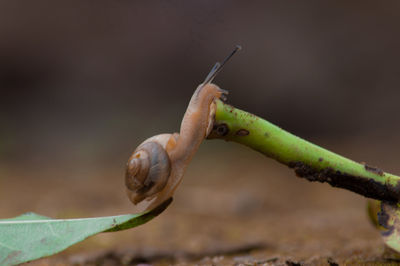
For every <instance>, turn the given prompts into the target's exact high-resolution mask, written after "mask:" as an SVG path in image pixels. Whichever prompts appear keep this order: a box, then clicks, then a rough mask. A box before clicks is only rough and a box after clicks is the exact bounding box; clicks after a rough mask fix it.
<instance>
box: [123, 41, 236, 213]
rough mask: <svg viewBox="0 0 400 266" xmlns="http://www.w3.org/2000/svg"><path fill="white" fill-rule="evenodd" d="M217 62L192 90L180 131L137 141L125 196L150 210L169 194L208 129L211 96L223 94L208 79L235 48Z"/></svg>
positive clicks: (211, 105) (213, 99) (211, 114)
mask: <svg viewBox="0 0 400 266" xmlns="http://www.w3.org/2000/svg"><path fill="white" fill-rule="evenodd" d="M239 49H240V47H236V49H235V50H234V51H233V52H232V53H231V54H230V55H229V56H228V57H227V59H225V60H224V62H223V63H222V64H219V63H217V64H216V65H215V66H214V68H213V69H212V70H211V72H210V74H209V75H208V76H207V78H206V80H205V81H204V82H203V83H202V84H200V85H199V86H198V87H197V89H196V91H195V92H194V94H193V96H192V98H191V100H190V103H189V106H188V108H187V110H186V113H185V115H184V117H183V120H182V123H181V128H180V132H179V134H178V133H173V134H160V135H157V136H154V137H151V138H149V139H147V140H145V141H144V142H143V143H142V144H140V145H139V146H138V147H137V148H136V150H135V151H134V153H133V154H132V156H131V157H130V158H129V161H128V163H127V169H126V175H125V184H126V187H127V194H128V197H129V199H130V200H131V201H132V203H133V204H135V205H141V207H140V208H139V209H140V211H143V210H151V209H153V208H154V207H156V206H158V205H159V204H161V203H162V202H164V201H166V200H167V199H169V198H171V197H172V196H173V193H174V192H175V190H176V188H177V186H178V185H179V184H180V182H181V181H182V177H183V175H184V173H185V171H186V168H187V166H188V164H189V162H190V161H191V159H192V157H193V155H194V154H195V153H196V151H197V150H198V148H199V146H200V144H201V142H202V141H203V140H204V139H205V138H206V137H207V135H208V134H209V133H210V131H211V129H212V125H213V119H214V115H215V110H216V104H215V100H216V99H219V98H221V97H222V96H224V94H227V91H224V90H222V89H220V88H219V87H218V86H216V85H214V84H211V83H210V82H211V81H212V79H213V78H214V77H215V75H216V74H217V73H218V72H219V71H220V70H221V67H222V66H223V65H224V63H225V62H226V61H227V60H228V59H229V58H230V57H231V56H232V55H233V54H234V53H235V52H236V51H238V50H239Z"/></svg>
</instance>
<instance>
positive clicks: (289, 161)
mask: <svg viewBox="0 0 400 266" xmlns="http://www.w3.org/2000/svg"><path fill="white" fill-rule="evenodd" d="M208 139H224V140H227V141H234V142H237V143H240V144H243V145H246V146H248V147H250V148H252V149H254V150H256V151H259V152H261V153H263V154H264V155H266V156H268V157H271V158H273V159H275V160H277V161H279V162H281V163H283V164H285V165H287V166H289V167H290V168H294V170H295V172H296V174H297V176H299V177H304V178H306V179H307V180H309V181H318V182H327V183H329V184H331V185H332V186H334V187H341V188H345V189H348V190H351V191H353V192H356V193H358V194H361V195H364V196H366V197H369V198H374V199H377V200H384V201H393V202H398V201H399V200H400V177H398V176H395V175H392V174H388V173H385V172H383V171H382V170H380V169H378V168H376V167H371V166H368V165H366V164H360V163H357V162H354V161H352V160H350V159H347V158H345V157H343V156H340V155H338V154H336V153H333V152H331V151H329V150H326V149H324V148H321V147H319V146H317V145H315V144H312V143H310V142H308V141H306V140H303V139H301V138H299V137H297V136H295V135H293V134H291V133H289V132H287V131H285V130H283V129H281V128H279V127H277V126H275V125H273V124H272V123H270V122H268V121H266V120H264V119H262V118H259V117H257V116H255V115H253V114H250V113H248V112H245V111H242V110H239V109H236V108H234V107H232V106H230V105H227V104H224V103H223V102H221V101H219V100H218V101H217V110H216V115H215V121H214V127H213V130H212V132H211V133H210V134H209V136H208Z"/></svg>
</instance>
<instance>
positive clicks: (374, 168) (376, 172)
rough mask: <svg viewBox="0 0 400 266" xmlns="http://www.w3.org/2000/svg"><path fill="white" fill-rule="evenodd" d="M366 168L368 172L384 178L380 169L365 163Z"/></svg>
mask: <svg viewBox="0 0 400 266" xmlns="http://www.w3.org/2000/svg"><path fill="white" fill-rule="evenodd" d="M364 168H365V170H367V171H368V172H371V173H374V174H377V175H380V176H383V171H382V170H381V169H379V168H378V167H375V166H369V165H367V164H365V163H364Z"/></svg>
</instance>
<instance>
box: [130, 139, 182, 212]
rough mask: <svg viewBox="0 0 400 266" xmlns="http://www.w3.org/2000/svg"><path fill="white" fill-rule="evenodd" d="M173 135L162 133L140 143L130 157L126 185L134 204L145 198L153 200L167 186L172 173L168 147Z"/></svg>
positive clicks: (172, 140)
mask: <svg viewBox="0 0 400 266" xmlns="http://www.w3.org/2000/svg"><path fill="white" fill-rule="evenodd" d="M173 136H174V135H171V134H161V135H157V136H154V137H151V138H149V139H147V140H145V141H144V142H143V143H142V144H140V145H139V146H138V147H137V148H136V150H135V151H134V152H133V154H132V156H131V157H130V158H129V160H128V163H127V167H126V174H125V185H126V187H127V192H128V197H129V199H130V200H131V201H132V202H133V203H134V204H138V203H139V202H141V201H143V200H144V199H148V200H151V199H152V198H153V197H154V196H155V195H156V194H157V193H158V192H160V191H161V190H163V189H164V188H165V186H166V184H167V182H168V178H169V177H170V174H171V160H170V158H169V155H168V153H167V151H166V148H167V146H168V144H170V145H171V142H172V143H173V142H174V139H175V138H174V137H173ZM171 138H172V139H171Z"/></svg>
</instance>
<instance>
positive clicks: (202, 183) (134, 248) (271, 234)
mask: <svg viewBox="0 0 400 266" xmlns="http://www.w3.org/2000/svg"><path fill="white" fill-rule="evenodd" d="M317 143H318V144H322V145H323V146H325V147H327V148H330V149H333V150H334V151H337V152H339V153H341V154H344V155H345V156H348V157H350V158H353V159H355V160H358V161H367V160H368V161H371V163H373V164H379V165H380V166H381V167H382V168H383V169H385V170H386V169H389V170H393V171H392V172H396V171H397V172H400V166H398V165H397V163H396V161H395V158H393V157H390V156H389V155H388V153H387V152H386V151H387V150H391V149H393V147H394V146H393V144H392V145H390V144H388V145H387V146H382V145H381V146H379V147H371V145H370V144H369V145H364V143H363V141H362V140H358V142H355V141H348V142H336V143H333V142H329V141H326V140H324V141H322V140H321V141H318V142H317ZM111 162H112V160H110V164H109V165H107V164H101V165H91V166H90V167H85V166H84V165H81V166H77V168H74V167H72V166H74V165H75V164H74V162H68V163H65V162H64V164H63V165H61V164H60V166H59V167H58V168H57V167H54V166H52V167H51V168H46V167H39V166H37V165H36V166H33V165H26V164H25V165H24V167H23V168H22V167H21V165H20V164H12V163H8V164H6V165H2V172H1V179H0V203H1V210H2V213H1V216H2V217H1V218H6V217H12V216H16V215H19V214H20V213H23V212H27V211H34V212H37V213H40V214H43V215H47V216H52V217H55V218H77V217H93V216H106V215H116V214H123V213H131V212H132V211H133V209H132V205H131V203H130V202H129V200H128V198H127V197H126V195H125V190H124V187H123V186H124V174H123V167H124V163H125V162H121V163H118V164H114V163H111ZM77 169H78V170H77ZM396 262H397V261H396V260H395V259H393V258H391V255H390V253H388V251H387V250H386V249H385V248H384V245H383V242H382V240H381V236H380V234H379V232H378V231H377V230H376V229H375V228H374V227H373V226H372V224H371V223H370V222H369V220H368V217H367V213H366V199H365V198H364V197H362V196H359V195H357V194H355V193H353V192H349V191H347V190H344V189H339V188H333V187H331V186H329V185H328V184H320V183H311V182H306V181H305V180H304V179H302V178H297V177H296V176H295V174H294V173H293V170H292V169H289V168H288V167H286V166H283V165H281V164H279V163H277V162H275V161H273V160H270V159H268V158H265V157H264V156H262V155H260V154H258V153H256V152H254V151H251V150H249V149H247V148H245V147H241V146H239V145H236V144H231V143H224V142H221V141H217V140H213V141H207V142H206V143H205V144H204V145H203V146H202V148H201V150H200V151H199V154H197V155H196V156H195V158H194V161H193V163H192V164H191V165H190V167H189V169H188V172H187V174H186V176H185V178H184V181H183V183H182V184H181V186H180V188H179V189H178V190H177V192H176V194H175V198H174V201H173V202H172V204H171V205H170V206H169V207H168V208H167V210H166V211H165V212H164V213H162V214H161V215H160V216H159V217H157V218H155V219H154V220H152V221H150V222H149V223H147V224H145V225H142V226H140V227H137V228H133V229H130V230H127V231H122V232H117V233H103V234H100V235H97V236H94V237H91V238H89V239H87V240H85V241H83V242H82V243H80V244H78V245H75V246H73V247H70V248H68V249H67V250H66V251H64V252H61V253H59V254H57V255H54V256H51V257H49V258H44V259H41V260H38V261H35V262H31V263H29V265H139V264H140V265H170V264H173V265H351V264H354V265H358V264H363V265H365V264H367V265H382V264H384V265H385V264H387V265H393V264H396Z"/></svg>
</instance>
